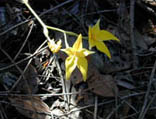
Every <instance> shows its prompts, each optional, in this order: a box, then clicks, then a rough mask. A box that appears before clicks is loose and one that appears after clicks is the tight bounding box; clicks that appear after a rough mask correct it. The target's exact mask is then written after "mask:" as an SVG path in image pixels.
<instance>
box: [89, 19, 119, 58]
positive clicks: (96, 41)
mask: <svg viewBox="0 0 156 119" xmlns="http://www.w3.org/2000/svg"><path fill="white" fill-rule="evenodd" d="M99 24H100V20H98V21H97V23H96V24H95V25H94V26H93V27H91V26H89V33H88V34H89V49H91V48H92V47H95V46H96V48H97V49H98V50H99V51H101V52H103V53H105V54H106V55H107V56H108V57H109V58H111V54H110V52H109V50H108V48H107V46H106V45H105V44H104V42H103V41H108V40H116V41H119V39H118V38H116V37H115V36H114V35H113V34H112V33H110V32H108V31H106V30H100V26H99Z"/></svg>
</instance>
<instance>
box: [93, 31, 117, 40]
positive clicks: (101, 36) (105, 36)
mask: <svg viewBox="0 0 156 119" xmlns="http://www.w3.org/2000/svg"><path fill="white" fill-rule="evenodd" d="M96 39H97V40H98V41H106V40H116V41H118V42H119V41H120V40H119V39H118V38H117V37H115V36H114V35H113V34H112V33H110V32H108V31H106V30H101V31H99V32H98V33H97V34H96Z"/></svg>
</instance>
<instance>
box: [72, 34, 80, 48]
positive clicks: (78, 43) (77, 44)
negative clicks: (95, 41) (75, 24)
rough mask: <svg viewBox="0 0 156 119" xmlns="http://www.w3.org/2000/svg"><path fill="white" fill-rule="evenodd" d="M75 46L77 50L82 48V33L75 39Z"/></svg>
mask: <svg viewBox="0 0 156 119" xmlns="http://www.w3.org/2000/svg"><path fill="white" fill-rule="evenodd" d="M73 48H74V49H75V50H76V51H78V50H80V49H82V35H81V34H80V35H79V36H78V38H77V40H76V41H75V43H74V45H73Z"/></svg>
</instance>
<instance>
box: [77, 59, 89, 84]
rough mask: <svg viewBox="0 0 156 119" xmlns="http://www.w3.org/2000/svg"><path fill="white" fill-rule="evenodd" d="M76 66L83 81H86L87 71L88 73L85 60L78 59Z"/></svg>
mask: <svg viewBox="0 0 156 119" xmlns="http://www.w3.org/2000/svg"><path fill="white" fill-rule="evenodd" d="M77 66H78V68H79V70H80V72H81V73H82V76H83V80H84V81H86V79H87V71H88V62H87V59H86V58H82V57H79V58H78V61H77Z"/></svg>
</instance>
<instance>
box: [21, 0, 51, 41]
mask: <svg viewBox="0 0 156 119" xmlns="http://www.w3.org/2000/svg"><path fill="white" fill-rule="evenodd" d="M24 4H25V5H26V6H27V8H28V9H29V10H30V11H31V13H32V14H33V15H34V17H35V18H36V19H37V20H38V22H39V23H40V24H41V26H42V27H43V33H44V35H45V37H46V38H47V40H48V41H49V42H50V37H49V35H48V29H47V27H46V25H45V23H44V22H43V21H42V20H41V19H40V17H39V16H38V15H37V14H36V12H35V11H34V10H33V9H32V8H31V6H30V5H29V3H28V2H25V1H24Z"/></svg>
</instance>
